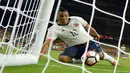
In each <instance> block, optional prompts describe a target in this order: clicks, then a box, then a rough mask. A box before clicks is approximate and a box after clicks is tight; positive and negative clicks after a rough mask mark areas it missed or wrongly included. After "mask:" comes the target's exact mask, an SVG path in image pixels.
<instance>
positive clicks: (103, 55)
mask: <svg viewBox="0 0 130 73" xmlns="http://www.w3.org/2000/svg"><path fill="white" fill-rule="evenodd" d="M89 50H95V51H96V52H98V54H99V56H100V59H101V60H107V61H109V62H110V63H111V64H112V65H116V63H117V61H116V60H115V59H114V58H113V57H111V56H110V55H108V54H107V53H105V52H104V51H103V49H102V48H101V47H100V45H99V44H98V43H95V42H90V44H89Z"/></svg>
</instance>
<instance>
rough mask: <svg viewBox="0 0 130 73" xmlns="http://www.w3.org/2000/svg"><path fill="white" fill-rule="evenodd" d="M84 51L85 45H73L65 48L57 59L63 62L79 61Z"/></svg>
mask: <svg viewBox="0 0 130 73" xmlns="http://www.w3.org/2000/svg"><path fill="white" fill-rule="evenodd" d="M84 51H85V45H84V44H81V45H75V46H72V47H69V48H66V49H65V50H64V51H63V53H61V54H60V56H59V61H61V62H65V63H74V62H75V63H76V62H78V63H81V60H80V59H81V56H82V54H83V53H84Z"/></svg>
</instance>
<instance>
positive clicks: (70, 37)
mask: <svg viewBox="0 0 130 73" xmlns="http://www.w3.org/2000/svg"><path fill="white" fill-rule="evenodd" d="M87 24H88V23H87V22H86V21H85V20H84V19H83V18H81V17H76V16H73V17H70V22H69V23H68V25H65V26H59V25H58V24H56V25H53V26H52V27H50V28H49V29H48V34H47V39H53V40H55V39H56V38H58V37H59V38H60V39H61V40H63V41H64V42H65V43H66V44H68V45H69V46H74V45H78V44H83V43H85V42H88V41H89V40H92V39H93V37H91V36H90V35H89V34H88V33H87V32H86V30H85V28H84V27H85V26H86V25H87Z"/></svg>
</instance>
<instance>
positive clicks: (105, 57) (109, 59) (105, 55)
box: [103, 52, 115, 63]
mask: <svg viewBox="0 0 130 73" xmlns="http://www.w3.org/2000/svg"><path fill="white" fill-rule="evenodd" d="M103 53H104V59H105V60H108V61H110V62H111V63H113V62H114V61H115V59H114V58H113V57H111V56H110V55H108V54H107V53H105V52H103Z"/></svg>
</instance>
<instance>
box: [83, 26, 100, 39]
mask: <svg viewBox="0 0 130 73" xmlns="http://www.w3.org/2000/svg"><path fill="white" fill-rule="evenodd" d="M88 28H89V25H88V24H86V26H85V29H87V30H88ZM90 34H91V35H92V36H93V37H94V38H95V40H97V41H99V40H100V35H99V34H98V33H97V31H96V30H95V29H94V28H93V27H91V28H90Z"/></svg>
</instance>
